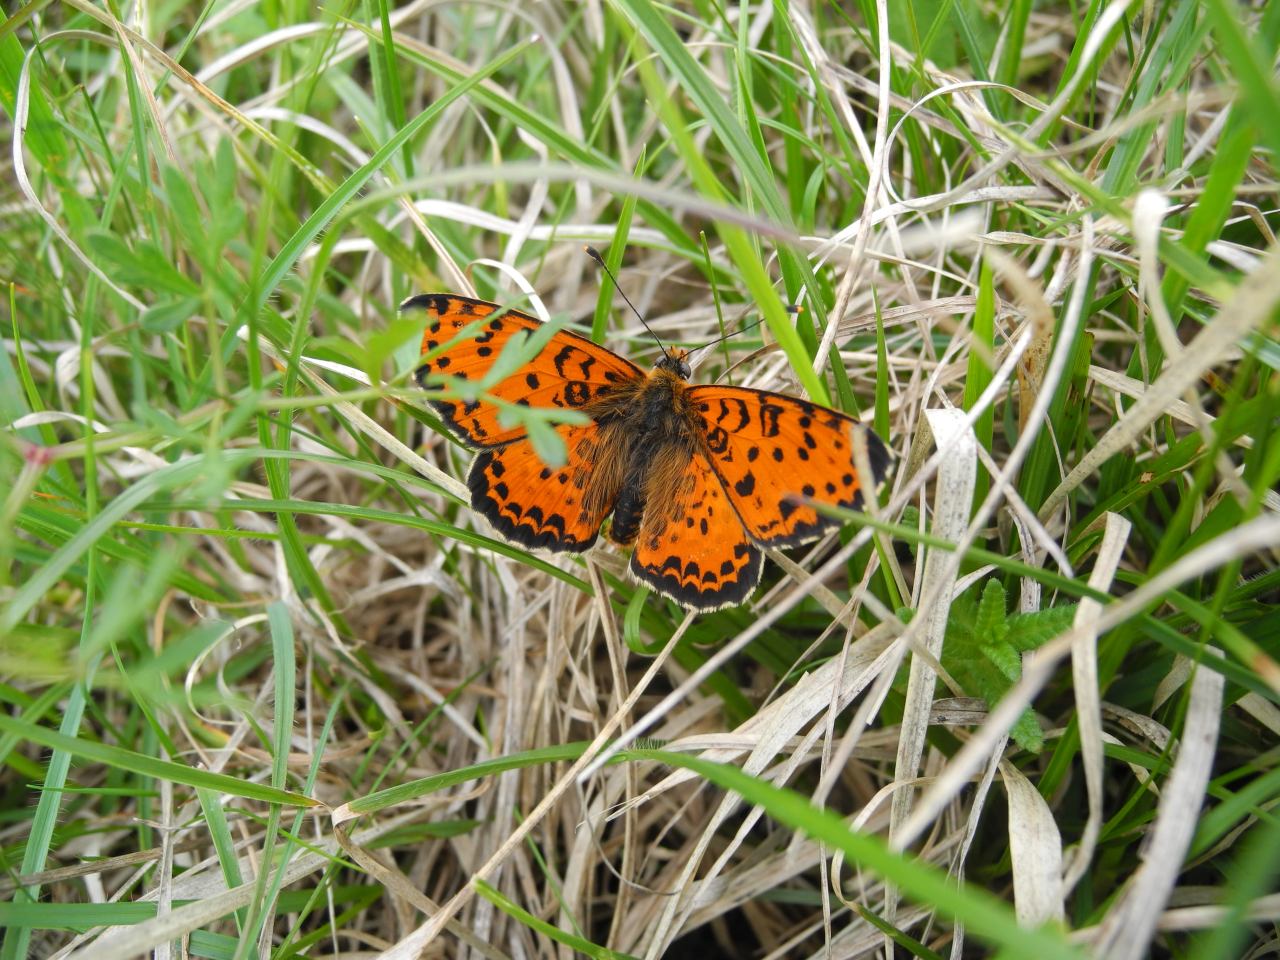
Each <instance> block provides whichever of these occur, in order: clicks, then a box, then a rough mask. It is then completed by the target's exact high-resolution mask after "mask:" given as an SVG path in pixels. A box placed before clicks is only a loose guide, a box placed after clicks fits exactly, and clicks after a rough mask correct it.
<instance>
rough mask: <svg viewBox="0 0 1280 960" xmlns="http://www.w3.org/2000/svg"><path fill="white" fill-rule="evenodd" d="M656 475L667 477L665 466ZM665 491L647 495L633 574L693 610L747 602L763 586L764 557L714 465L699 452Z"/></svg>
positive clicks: (651, 491)
mask: <svg viewBox="0 0 1280 960" xmlns="http://www.w3.org/2000/svg"><path fill="white" fill-rule="evenodd" d="M654 472H655V475H661V474H662V473H663V465H662V464H661V463H655V465H654ZM665 486H667V487H669V489H666V490H661V489H656V488H654V487H650V489H649V492H648V495H647V496H646V501H645V509H644V517H643V519H642V520H641V522H640V534H639V536H638V537H637V538H636V545H635V550H634V552H633V553H632V554H631V573H632V574H633V575H634V576H635V578H636V579H637V580H639V581H640V582H642V583H645V584H648V585H649V586H650V587H652V588H653V589H654V590H656V591H657V592H658V593H661V594H663V595H664V596H667V597H670V598H671V599H672V600H675V601H676V603H679V604H681V605H682V606H685V607H689V608H690V609H693V610H718V609H720V608H721V607H728V606H732V605H733V604H737V603H742V602H743V601H744V600H746V599H747V597H749V596H750V595H751V591H752V590H754V589H755V587H756V584H757V583H759V582H760V565H761V553H760V550H759V548H757V547H756V546H755V545H754V544H752V542H751V541H750V539H748V537H747V535H746V531H745V530H744V529H743V527H742V521H741V520H739V519H738V515H737V514H736V513H735V512H734V509H733V507H732V506H731V505H730V503H729V498H728V496H727V495H726V494H725V491H724V487H723V486H722V485H721V483H720V480H719V478H717V476H716V474H715V472H714V471H713V470H712V468H711V464H710V463H709V462H708V461H707V458H706V457H705V456H704V455H703V454H701V453H695V454H694V455H693V457H692V458H691V459H689V461H688V463H687V464H686V465H685V467H684V469H683V471H682V472H680V473H677V474H675V475H674V478H673V482H671V483H669V484H666V485H665Z"/></svg>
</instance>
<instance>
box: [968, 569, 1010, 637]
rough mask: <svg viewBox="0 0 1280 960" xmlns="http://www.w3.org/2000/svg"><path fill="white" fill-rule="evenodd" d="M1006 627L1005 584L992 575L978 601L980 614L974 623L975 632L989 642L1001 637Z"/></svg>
mask: <svg viewBox="0 0 1280 960" xmlns="http://www.w3.org/2000/svg"><path fill="white" fill-rule="evenodd" d="M1004 629H1005V595H1004V585H1003V584H1001V583H1000V581H999V580H997V579H995V578H994V577H992V578H991V579H990V580H988V581H987V583H986V585H985V586H984V587H983V588H982V599H981V600H980V601H979V602H978V615H977V618H976V621H975V623H974V625H973V632H974V633H976V634H977V635H978V636H979V637H980V638H983V639H984V641H985V642H988V643H989V642H991V641H992V640H996V639H1000V636H1001V634H1003V633H1004Z"/></svg>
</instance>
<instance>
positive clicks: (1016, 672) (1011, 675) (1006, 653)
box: [980, 643, 1022, 685]
mask: <svg viewBox="0 0 1280 960" xmlns="http://www.w3.org/2000/svg"><path fill="white" fill-rule="evenodd" d="M980 649H981V650H982V655H983V656H984V657H986V658H987V662H988V663H990V664H991V665H992V666H993V667H995V668H996V669H997V670H998V671H1000V675H1001V676H1002V677H1004V678H1005V679H1006V680H1008V681H1009V683H1010V685H1012V684H1015V683H1017V682H1018V679H1019V678H1020V677H1021V676H1022V655H1021V654H1020V653H1018V651H1017V650H1015V649H1014V648H1013V645H1012V644H1008V643H984V644H983V645H982V647H981V648H980Z"/></svg>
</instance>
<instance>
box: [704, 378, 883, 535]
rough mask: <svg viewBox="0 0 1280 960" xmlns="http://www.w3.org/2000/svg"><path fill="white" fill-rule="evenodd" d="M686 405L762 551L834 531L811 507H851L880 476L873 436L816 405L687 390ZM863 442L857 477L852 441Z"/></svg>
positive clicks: (741, 390) (765, 395) (712, 389)
mask: <svg viewBox="0 0 1280 960" xmlns="http://www.w3.org/2000/svg"><path fill="white" fill-rule="evenodd" d="M689 400H690V403H691V407H692V410H693V415H694V416H695V417H696V419H697V421H698V423H699V425H700V427H701V429H702V432H703V435H704V436H705V439H706V445H707V450H708V452H709V453H710V461H711V466H712V468H713V469H714V470H715V473H716V475H717V476H718V477H719V478H720V480H721V482H722V483H723V484H724V491H725V494H726V495H727V496H728V498H729V500H730V501H731V502H732V503H733V506H734V509H735V510H737V513H738V516H739V517H741V518H742V523H743V525H744V526H745V527H746V529H747V533H749V534H750V535H751V538H752V539H753V540H754V541H755V542H756V543H758V544H761V545H762V546H766V547H787V546H794V545H796V544H800V543H805V542H807V541H809V540H813V539H815V538H817V537H818V536H820V535H821V534H823V533H825V532H826V531H827V530H829V529H831V528H833V527H838V526H840V520H838V519H837V518H835V517H832V516H827V515H824V514H822V513H819V512H818V511H817V510H815V509H814V508H813V506H812V505H811V504H813V503H821V504H827V505H828V506H833V507H846V508H850V509H852V508H856V507H860V506H861V505H862V491H863V489H865V488H867V487H871V488H874V487H875V486H876V485H877V484H878V483H879V482H880V480H881V479H882V478H883V477H884V473H885V470H886V468H887V467H888V464H889V454H888V451H887V450H886V449H885V446H884V443H883V442H882V441H881V440H880V438H879V437H878V436H876V435H875V434H874V433H873V432H871V431H870V430H868V429H866V428H865V427H863V426H862V425H861V424H860V423H858V422H857V421H856V420H854V419H853V418H852V417H850V416H847V415H846V414H843V413H840V412H839V411H836V410H831V409H829V408H827V407H823V406H820V405H819V404H816V403H810V402H808V401H806V400H800V399H798V398H796V397H788V396H786V395H784V394H780V393H770V392H768V391H765V390H752V389H748V388H746V387H729V386H709V385H708V386H694V387H690V388H689ZM855 434H860V435H861V436H862V437H865V438H866V444H867V459H868V460H869V461H870V465H871V470H872V474H873V475H872V476H871V477H870V478H867V477H860V476H859V475H858V469H857V467H856V466H854V462H853V437H854V435H855Z"/></svg>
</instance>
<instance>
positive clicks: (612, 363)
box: [400, 293, 644, 447]
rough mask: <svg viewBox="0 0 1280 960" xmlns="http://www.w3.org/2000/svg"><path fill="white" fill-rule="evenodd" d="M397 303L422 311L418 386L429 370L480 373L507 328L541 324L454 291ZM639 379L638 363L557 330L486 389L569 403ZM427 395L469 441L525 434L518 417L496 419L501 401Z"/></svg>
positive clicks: (545, 403) (535, 401)
mask: <svg viewBox="0 0 1280 960" xmlns="http://www.w3.org/2000/svg"><path fill="white" fill-rule="evenodd" d="M400 309H401V310H413V309H421V310H424V311H425V312H426V314H427V327H426V330H425V331H424V333H423V335H422V354H423V360H422V363H421V365H420V366H419V367H418V370H417V373H416V377H417V381H418V383H419V384H421V385H422V386H428V383H429V381H428V378H429V377H431V376H432V375H433V374H439V375H442V376H444V377H450V376H451V377H457V378H460V379H463V380H468V381H473V382H474V381H479V380H483V379H484V377H485V376H486V375H487V374H488V373H489V371H490V370H491V368H492V367H493V364H494V362H495V361H496V360H497V359H498V357H499V356H500V355H501V354H502V350H503V348H504V347H505V346H506V345H507V344H508V343H509V342H510V340H511V338H512V337H513V336H515V335H516V334H518V333H520V332H521V331H527V332H528V333H531V334H532V333H536V332H537V331H538V330H540V329H541V328H542V327H543V323H542V321H540V320H538V319H537V318H536V317H531V316H529V315H528V314H527V313H522V312H520V311H519V310H510V309H508V310H503V309H502V308H501V307H499V306H498V305H496V304H493V303H486V302H485V301H483V300H472V299H471V298H469V297H458V296H454V295H452V294H443V293H429V294H424V295H422V296H418V297H413V298H412V299H410V300H406V301H405V302H404V303H403V304H401V306H400ZM643 379H644V371H642V370H641V369H640V368H639V367H637V366H636V365H635V364H633V363H631V361H629V360H625V359H623V358H622V357H620V356H618V355H617V354H616V353H613V352H612V351H610V350H606V349H605V348H604V347H601V346H600V345H598V344H596V343H593V342H592V341H590V340H588V339H586V338H585V337H580V336H578V335H577V334H574V333H569V332H568V331H565V330H561V331H557V332H556V333H555V334H553V335H552V336H551V338H550V339H549V340H548V341H547V344H546V346H544V347H543V349H542V350H541V351H540V352H539V353H538V355H537V356H535V357H534V358H533V359H532V360H530V361H529V362H528V363H526V364H524V365H523V366H521V367H520V368H519V370H517V371H515V372H514V373H512V374H511V375H510V376H507V377H504V378H502V379H501V380H499V381H498V382H497V383H496V384H490V385H486V387H485V389H484V393H486V394H488V395H489V396H492V397H496V398H498V399H499V400H505V401H507V402H508V403H514V404H520V405H522V406H529V407H546V408H554V407H560V408H562V409H573V408H576V407H581V406H583V405H584V404H586V403H588V402H589V401H591V400H593V399H595V398H597V397H599V396H600V395H601V394H603V393H608V392H609V391H611V390H614V389H618V388H619V387H621V386H626V385H634V384H635V383H636V382H639V381H643ZM438 382H442V381H438ZM429 402H430V404H431V406H432V407H433V408H434V409H435V411H436V412H437V413H438V414H439V415H440V418H441V419H442V420H443V421H444V423H445V426H447V427H448V428H449V429H450V431H452V432H453V434H454V435H455V436H457V437H458V438H459V439H460V440H462V441H463V442H464V443H466V444H468V445H469V446H472V447H494V446H500V445H502V444H505V443H510V442H512V441H513V440H518V439H520V438H521V437H523V436H524V434H525V431H524V428H523V427H522V426H520V425H519V424H515V425H512V426H504V425H503V424H501V423H500V422H499V419H498V418H499V414H500V413H501V412H502V406H501V405H499V404H497V403H493V402H491V401H490V400H487V399H484V398H478V399H475V400H456V399H445V398H433V399H431V400H430V401H429Z"/></svg>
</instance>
